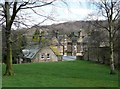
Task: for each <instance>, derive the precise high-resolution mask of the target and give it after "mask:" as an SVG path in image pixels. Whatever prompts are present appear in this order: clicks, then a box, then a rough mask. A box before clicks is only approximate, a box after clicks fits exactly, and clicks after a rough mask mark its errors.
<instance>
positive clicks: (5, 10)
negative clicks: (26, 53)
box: [0, 0, 56, 76]
mask: <svg viewBox="0 0 120 89" xmlns="http://www.w3.org/2000/svg"><path fill="white" fill-rule="evenodd" d="M55 1H56V0H50V1H44V0H25V1H24V0H22V2H19V0H14V1H11V2H8V0H5V2H3V3H0V21H1V22H2V24H3V23H4V22H5V34H6V48H7V60H6V71H5V75H10V76H11V75H14V72H13V67H12V43H13V41H12V39H11V31H12V29H11V27H12V25H13V23H14V22H15V21H16V22H17V20H16V19H17V18H19V15H18V12H20V11H22V10H23V9H32V10H33V11H34V13H36V14H37V12H36V11H35V10H34V9H33V8H39V7H43V6H46V5H50V4H52V3H53V2H55ZM17 23H22V24H24V23H23V22H17ZM24 25H25V24H24Z"/></svg>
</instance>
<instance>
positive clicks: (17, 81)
mask: <svg viewBox="0 0 120 89" xmlns="http://www.w3.org/2000/svg"><path fill="white" fill-rule="evenodd" d="M4 70H5V66H4V65H3V72H4ZM14 71H15V76H11V77H7V76H4V77H3V87H118V74H116V75H110V74H109V67H107V66H104V65H99V64H95V63H92V62H88V61H64V62H46V63H32V64H19V65H14Z"/></svg>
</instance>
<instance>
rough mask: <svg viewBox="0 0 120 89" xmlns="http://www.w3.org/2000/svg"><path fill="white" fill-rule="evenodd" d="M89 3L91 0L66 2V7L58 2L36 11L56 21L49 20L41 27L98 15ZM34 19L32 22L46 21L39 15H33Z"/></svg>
mask: <svg viewBox="0 0 120 89" xmlns="http://www.w3.org/2000/svg"><path fill="white" fill-rule="evenodd" d="M89 1H90V0H65V2H66V3H67V5H66V4H65V3H63V2H61V1H60V0H57V1H56V2H54V3H53V4H54V5H52V6H51V5H50V6H45V7H42V8H41V9H38V10H37V9H36V11H37V12H38V13H40V14H43V15H45V16H50V17H51V18H53V19H54V20H55V21H52V20H47V21H45V22H44V23H42V24H41V25H50V24H53V23H61V22H66V21H78V20H88V19H89V18H88V17H89V14H93V13H96V9H95V7H93V6H92V5H91V4H90V2H89ZM28 12H29V11H28ZM32 17H33V18H34V19H33V21H32V22H37V23H38V22H39V20H41V21H42V20H44V18H43V17H39V16H38V15H32ZM38 18H39V19H38ZM90 18H91V17H90ZM96 18H98V17H97V16H94V17H93V19H96ZM36 19H37V20H36ZM98 19H103V17H102V16H99V18H98Z"/></svg>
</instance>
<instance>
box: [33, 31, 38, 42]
mask: <svg viewBox="0 0 120 89" xmlns="http://www.w3.org/2000/svg"><path fill="white" fill-rule="evenodd" d="M32 40H33V41H34V42H39V41H40V32H39V30H38V29H36V31H35V33H34V35H33V39H32Z"/></svg>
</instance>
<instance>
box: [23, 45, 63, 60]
mask: <svg viewBox="0 0 120 89" xmlns="http://www.w3.org/2000/svg"><path fill="white" fill-rule="evenodd" d="M23 51H24V50H23ZM23 53H24V58H25V62H49V61H62V55H61V53H60V50H59V48H58V47H57V46H47V47H43V48H41V49H39V48H33V49H32V48H31V49H29V50H28V52H26V53H25V51H24V52H23Z"/></svg>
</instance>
